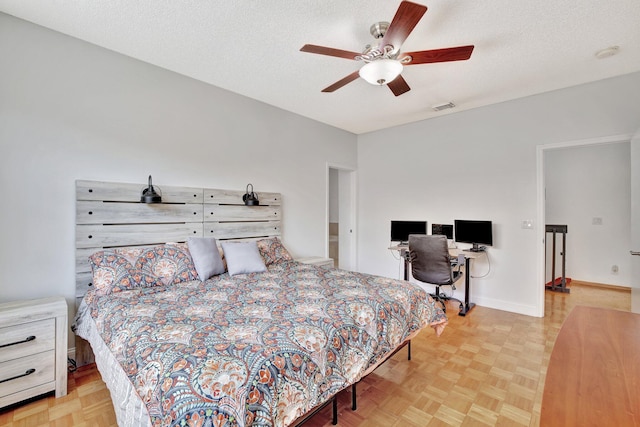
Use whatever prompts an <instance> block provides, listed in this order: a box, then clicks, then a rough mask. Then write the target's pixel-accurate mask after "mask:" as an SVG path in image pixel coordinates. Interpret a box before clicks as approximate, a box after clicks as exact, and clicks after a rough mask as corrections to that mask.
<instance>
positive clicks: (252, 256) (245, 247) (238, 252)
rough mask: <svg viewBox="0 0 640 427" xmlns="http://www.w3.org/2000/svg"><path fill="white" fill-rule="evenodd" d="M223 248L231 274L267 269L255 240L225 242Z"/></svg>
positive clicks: (257, 271)
mask: <svg viewBox="0 0 640 427" xmlns="http://www.w3.org/2000/svg"><path fill="white" fill-rule="evenodd" d="M222 250H223V251H224V258H225V259H226V260H227V270H229V275H230V276H234V275H236V274H243V273H262V272H263V271H267V267H265V265H264V260H263V259H262V256H261V255H260V251H259V250H258V245H257V244H256V242H255V241H251V242H223V243H222Z"/></svg>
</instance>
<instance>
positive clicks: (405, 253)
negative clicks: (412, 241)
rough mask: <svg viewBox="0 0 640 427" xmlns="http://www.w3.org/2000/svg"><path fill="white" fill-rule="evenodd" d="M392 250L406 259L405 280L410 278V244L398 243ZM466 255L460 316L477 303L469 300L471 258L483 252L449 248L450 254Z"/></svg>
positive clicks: (464, 314) (455, 255)
mask: <svg viewBox="0 0 640 427" xmlns="http://www.w3.org/2000/svg"><path fill="white" fill-rule="evenodd" d="M389 249H390V250H392V251H398V252H400V256H401V257H402V258H403V259H404V280H409V265H410V264H411V260H410V259H409V246H408V245H397V246H391V247H390V248H389ZM461 254H462V255H464V302H463V303H462V307H461V308H460V311H459V312H458V316H466V315H467V313H468V312H469V311H471V309H472V308H473V307H475V306H476V304H475V303H473V302H469V286H470V281H471V260H472V259H475V258H478V257H479V256H480V255H481V254H482V252H468V251H463V250H461V249H453V248H449V255H451V256H454V257H457V256H458V255H461Z"/></svg>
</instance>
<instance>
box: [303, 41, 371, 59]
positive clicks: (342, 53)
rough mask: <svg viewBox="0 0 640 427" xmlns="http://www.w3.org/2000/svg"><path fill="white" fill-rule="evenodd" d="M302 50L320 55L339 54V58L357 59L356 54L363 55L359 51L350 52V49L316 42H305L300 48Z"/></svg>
mask: <svg viewBox="0 0 640 427" xmlns="http://www.w3.org/2000/svg"><path fill="white" fill-rule="evenodd" d="M300 51H302V52H309V53H317V54H319V55H328V56H337V57H338V58H346V59H355V58H356V56H359V55H362V54H361V53H358V52H349V51H348V50H342V49H334V48H332V47H325V46H316V45H314V44H305V45H304V46H302V48H301V49H300Z"/></svg>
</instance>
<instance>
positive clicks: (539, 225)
mask: <svg viewBox="0 0 640 427" xmlns="http://www.w3.org/2000/svg"><path fill="white" fill-rule="evenodd" d="M632 137H633V135H627V134H624V135H612V136H604V137H599V138H589V139H578V140H573V141H566V142H558V143H551V144H543V145H537V146H536V211H537V212H536V241H537V244H536V247H537V250H536V252H537V255H536V262H537V266H538V268H537V271H538V273H537V280H536V283H537V286H538V290H537V292H538V293H537V301H536V305H537V310H536V311H537V315H538V317H544V310H545V307H544V306H545V304H544V293H545V287H544V283H545V276H546V264H545V259H544V257H545V239H546V233H545V208H546V205H545V182H544V153H545V152H546V151H548V150H557V149H560V148H571V147H584V146H588V145H598V144H617V143H621V142H629V141H631V138H632Z"/></svg>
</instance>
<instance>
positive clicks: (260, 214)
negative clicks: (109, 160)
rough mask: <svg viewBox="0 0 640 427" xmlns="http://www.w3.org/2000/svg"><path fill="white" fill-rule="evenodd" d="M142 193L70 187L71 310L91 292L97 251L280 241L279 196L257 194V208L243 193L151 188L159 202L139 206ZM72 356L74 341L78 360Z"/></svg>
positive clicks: (127, 187) (104, 186) (88, 184)
mask: <svg viewBox="0 0 640 427" xmlns="http://www.w3.org/2000/svg"><path fill="white" fill-rule="evenodd" d="M146 187H147V185H145V184H144V183H140V184H126V183H112V182H99V181H81V180H78V181H76V301H77V304H79V303H80V300H81V299H82V297H83V296H84V294H85V293H86V292H87V290H88V289H89V288H90V286H91V280H92V277H91V267H90V265H89V261H88V257H89V256H90V255H91V254H93V253H95V252H97V251H100V250H102V249H107V248H116V247H127V246H151V245H156V244H162V243H166V242H186V241H187V239H188V238H189V237H192V236H193V237H205V236H211V237H215V238H216V239H218V240H238V239H258V238H263V237H271V236H280V235H281V226H282V206H281V202H282V197H281V195H280V193H267V192H258V197H259V200H260V206H245V205H244V202H243V200H242V196H243V195H244V194H245V192H244V191H235V190H219V189H213V188H190V187H170V186H164V185H155V184H154V187H156V188H159V189H160V191H161V192H162V202H161V203H153V204H146V203H141V202H140V194H141V192H142V190H143V189H144V188H146ZM87 347H88V346H87ZM78 350H79V349H78V340H76V357H77V359H80V357H79V356H78V354H77V353H78ZM89 351H90V350H89ZM80 361H81V360H79V362H80Z"/></svg>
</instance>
